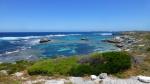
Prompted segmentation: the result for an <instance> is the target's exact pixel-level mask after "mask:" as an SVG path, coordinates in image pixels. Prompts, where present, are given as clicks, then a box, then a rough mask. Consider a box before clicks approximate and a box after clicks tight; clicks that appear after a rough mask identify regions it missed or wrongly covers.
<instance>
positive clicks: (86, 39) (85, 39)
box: [81, 38, 89, 41]
mask: <svg viewBox="0 0 150 84" xmlns="http://www.w3.org/2000/svg"><path fill="white" fill-rule="evenodd" d="M81 40H84V41H88V40H89V39H88V38H81Z"/></svg>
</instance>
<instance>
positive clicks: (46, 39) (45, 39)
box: [39, 38, 51, 43]
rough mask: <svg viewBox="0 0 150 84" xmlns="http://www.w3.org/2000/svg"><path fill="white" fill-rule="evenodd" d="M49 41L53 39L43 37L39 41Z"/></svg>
mask: <svg viewBox="0 0 150 84" xmlns="http://www.w3.org/2000/svg"><path fill="white" fill-rule="evenodd" d="M49 41H51V40H50V39H48V38H42V39H40V42H39V43H46V42H49Z"/></svg>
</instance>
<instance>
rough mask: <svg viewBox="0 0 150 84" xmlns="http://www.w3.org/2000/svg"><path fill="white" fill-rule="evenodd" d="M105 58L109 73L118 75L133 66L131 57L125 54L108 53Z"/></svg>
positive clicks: (104, 54)
mask: <svg viewBox="0 0 150 84" xmlns="http://www.w3.org/2000/svg"><path fill="white" fill-rule="evenodd" d="M103 57H104V59H105V60H106V62H105V67H106V71H107V73H117V72H119V71H122V70H126V69H128V68H130V66H131V57H130V55H128V54H127V53H125V52H106V53H103Z"/></svg>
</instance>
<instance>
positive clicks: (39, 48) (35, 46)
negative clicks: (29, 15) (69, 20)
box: [0, 32, 119, 62]
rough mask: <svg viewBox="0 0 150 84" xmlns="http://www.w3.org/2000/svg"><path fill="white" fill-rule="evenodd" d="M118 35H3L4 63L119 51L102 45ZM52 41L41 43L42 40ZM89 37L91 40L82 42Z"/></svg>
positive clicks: (1, 57) (0, 57) (1, 58)
mask: <svg viewBox="0 0 150 84" xmlns="http://www.w3.org/2000/svg"><path fill="white" fill-rule="evenodd" d="M116 35H119V33H118V32H1V33H0V62H14V61H18V60H38V59H42V58H53V57H59V56H73V55H87V54H90V53H93V52H105V51H116V50H118V48H117V47H115V46H114V45H113V44H110V43H105V42H102V40H105V39H111V38H113V37H114V36H116ZM42 38H48V39H50V40H51V41H50V42H47V43H39V41H40V39H42ZM82 38H86V39H87V40H81V39H82Z"/></svg>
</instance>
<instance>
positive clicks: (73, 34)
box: [69, 34, 81, 36]
mask: <svg viewBox="0 0 150 84" xmlns="http://www.w3.org/2000/svg"><path fill="white" fill-rule="evenodd" d="M69 35H73V36H76V35H81V34H69Z"/></svg>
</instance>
